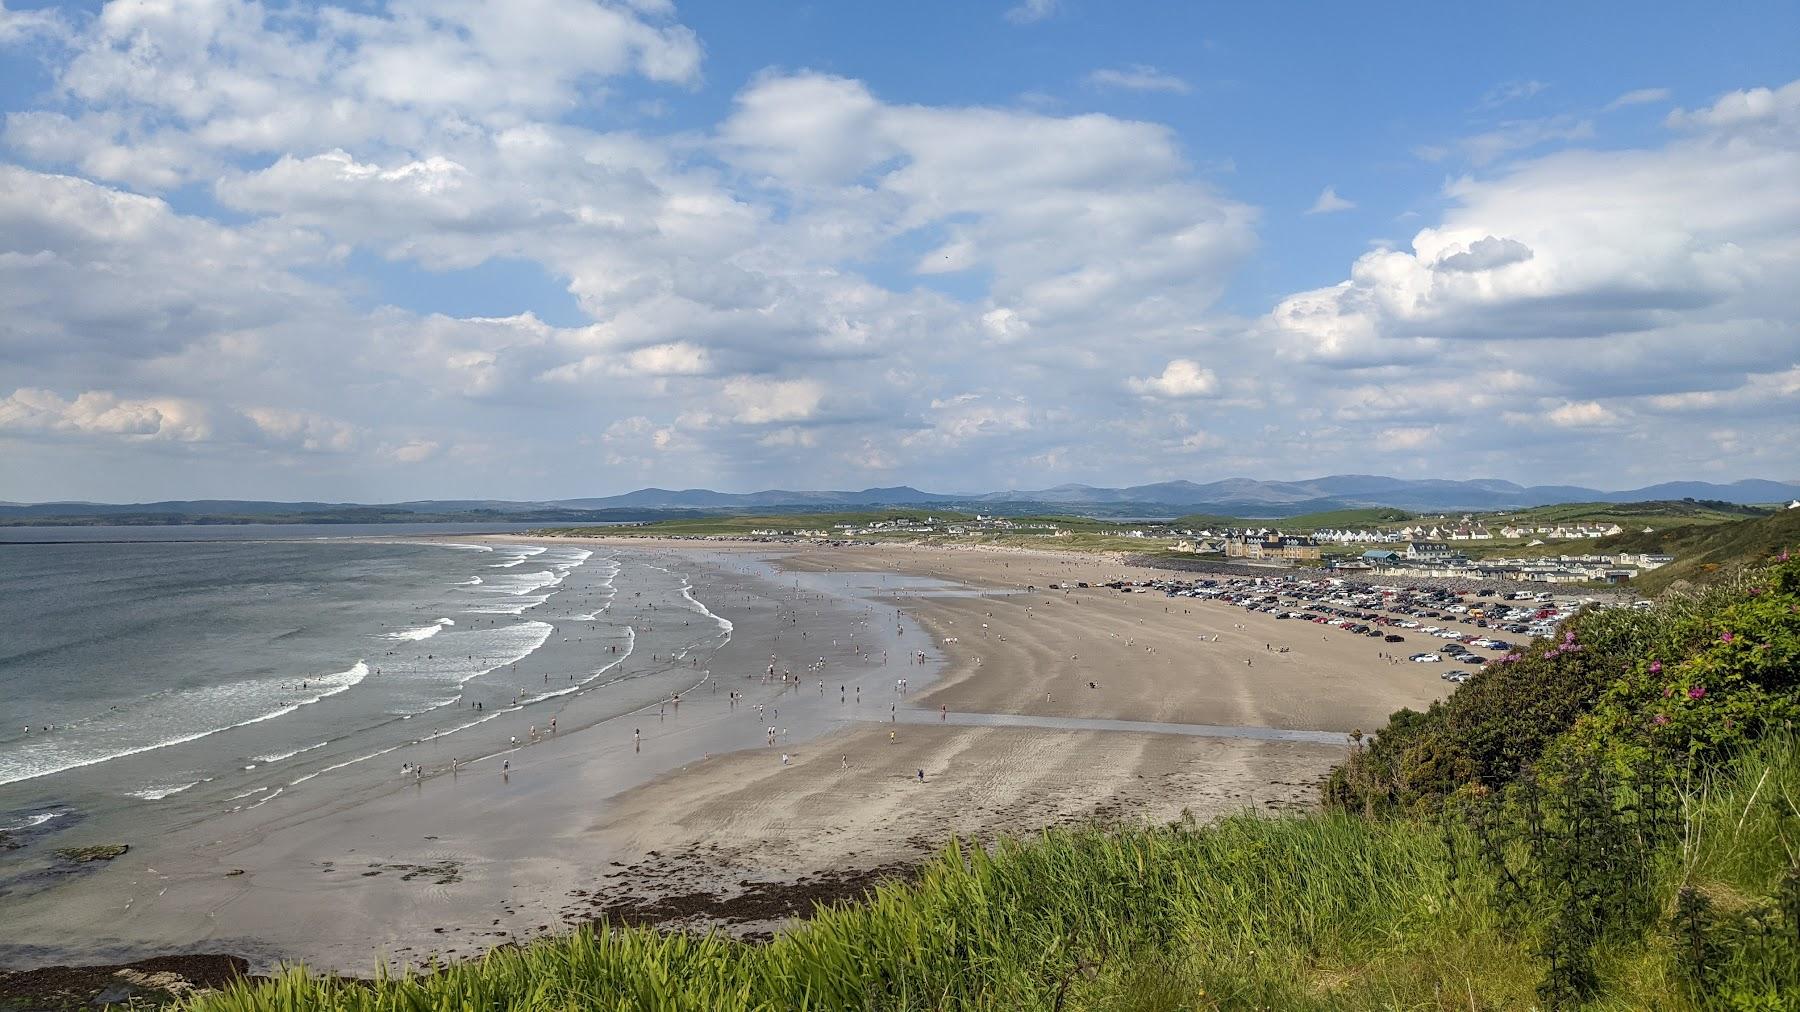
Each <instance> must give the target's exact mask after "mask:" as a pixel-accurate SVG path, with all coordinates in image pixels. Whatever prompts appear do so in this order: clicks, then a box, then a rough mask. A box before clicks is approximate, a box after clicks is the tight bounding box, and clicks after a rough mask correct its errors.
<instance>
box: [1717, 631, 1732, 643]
mask: <svg viewBox="0 0 1800 1012" xmlns="http://www.w3.org/2000/svg"><path fill="white" fill-rule="evenodd" d="M1719 642H1720V643H1730V642H1731V633H1730V632H1722V633H1720V634H1719Z"/></svg>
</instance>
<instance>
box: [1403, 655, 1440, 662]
mask: <svg viewBox="0 0 1800 1012" xmlns="http://www.w3.org/2000/svg"><path fill="white" fill-rule="evenodd" d="M1407 660H1409V661H1414V662H1417V663H1419V664H1438V663H1441V662H1442V661H1443V658H1442V657H1439V656H1438V655H1437V654H1413V655H1412V656H1411V657H1408V658H1407Z"/></svg>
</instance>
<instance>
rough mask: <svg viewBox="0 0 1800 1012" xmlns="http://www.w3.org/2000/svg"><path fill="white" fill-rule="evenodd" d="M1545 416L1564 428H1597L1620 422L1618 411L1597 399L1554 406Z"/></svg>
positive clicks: (1551, 422) (1552, 422)
mask: <svg viewBox="0 0 1800 1012" xmlns="http://www.w3.org/2000/svg"><path fill="white" fill-rule="evenodd" d="M1544 417H1545V418H1547V419H1549V420H1550V424H1552V425H1555V426H1557V427H1558V428H1563V429H1584V428H1596V427H1603V426H1609V425H1617V424H1618V422H1619V416H1618V413H1617V412H1615V411H1613V410H1612V409H1610V408H1608V407H1606V406H1605V405H1604V404H1601V403H1599V402H1597V401H1579V402H1576V401H1571V402H1568V403H1566V404H1562V405H1559V406H1557V407H1555V408H1552V409H1551V410H1550V412H1549V413H1548V414H1546V415H1545V416H1544Z"/></svg>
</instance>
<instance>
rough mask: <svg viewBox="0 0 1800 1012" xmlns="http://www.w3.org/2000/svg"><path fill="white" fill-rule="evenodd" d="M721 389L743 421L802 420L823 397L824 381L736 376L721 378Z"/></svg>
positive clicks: (738, 417)
mask: <svg viewBox="0 0 1800 1012" xmlns="http://www.w3.org/2000/svg"><path fill="white" fill-rule="evenodd" d="M723 392H724V394H725V397H726V399H728V400H729V401H731V403H732V404H733V405H734V406H735V407H736V408H737V414H736V416H735V417H736V419H737V420H738V421H740V422H743V423H745V424H746V425H766V424H768V423H770V422H799V421H805V420H807V419H809V418H811V417H813V416H814V415H816V414H818V411H819V404H820V402H821V401H823V400H824V399H825V387H824V384H822V383H820V382H818V381H817V380H811V379H789V380H775V379H763V378H759V377H753V376H739V377H734V378H732V379H729V380H727V381H725V386H724V388H723Z"/></svg>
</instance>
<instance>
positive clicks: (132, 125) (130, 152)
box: [0, 0, 701, 186]
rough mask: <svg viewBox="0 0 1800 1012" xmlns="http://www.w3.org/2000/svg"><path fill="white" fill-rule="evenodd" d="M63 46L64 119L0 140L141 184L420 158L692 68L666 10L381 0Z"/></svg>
mask: <svg viewBox="0 0 1800 1012" xmlns="http://www.w3.org/2000/svg"><path fill="white" fill-rule="evenodd" d="M11 23H13V19H12V17H11V16H9V18H8V20H7V21H5V22H0V24H11ZM71 41H72V43H73V45H74V47H75V55H74V56H73V58H72V59H70V60H69V61H68V62H67V64H65V65H64V66H63V67H62V68H61V71H60V73H59V74H58V85H59V87H60V89H61V90H62V91H63V92H64V93H65V94H66V95H67V96H68V98H69V99H70V101H71V103H72V104H73V105H74V108H73V109H72V110H71V111H67V112H64V111H56V110H34V111H32V112H31V114H30V115H29V116H27V117H25V118H23V119H19V120H16V121H15V120H14V119H13V118H12V117H9V122H8V130H7V135H8V140H9V141H11V142H12V143H13V144H14V145H16V146H18V147H20V148H22V149H24V150H26V151H27V152H28V153H30V154H32V155H33V156H34V157H38V158H41V159H43V160H46V161H53V162H69V163H73V164H76V165H78V166H79V167H80V168H81V169H82V171H83V172H85V173H87V174H89V175H93V176H96V177H99V178H103V179H119V180H125V181H129V182H134V183H138V184H141V185H151V186H167V185H171V184H173V183H174V182H177V181H181V180H186V179H193V178H198V177H201V176H204V175H205V174H206V173H208V172H213V171H217V170H218V169H219V168H221V167H222V166H223V165H224V164H225V159H227V158H228V157H229V156H231V155H233V154H236V153H243V152H253V153H270V152H273V153H285V152H290V151H293V150H296V149H308V148H316V147H317V146H319V145H321V144H324V145H340V146H346V145H352V144H362V143H380V144H389V145H401V146H413V145H417V144H420V143H421V142H424V141H427V140H428V139H430V138H432V137H434V136H438V135H441V134H442V133H443V132H445V131H453V132H460V131H466V130H467V128H468V126H469V125H470V124H471V123H473V124H484V125H487V126H490V127H498V126H503V125H507V124H512V123H517V122H520V121H521V120H523V119H526V118H529V117H533V116H545V115H553V114H560V113H562V112H564V111H566V110H567V109H569V108H570V107H572V106H573V105H575V104H576V103H577V102H578V101H580V100H582V99H583V98H584V97H586V96H587V95H588V94H590V92H589V90H588V89H587V84H588V82H591V81H594V80H599V79H604V78H608V77H615V76H619V75H622V74H637V75H641V76H643V77H645V78H648V79H650V80H654V81H659V82H664V83H668V84H676V85H681V84H689V83H692V82H694V81H695V80H696V79H697V78H698V75H699V72H700V58H701V49H700V44H699V41H698V40H697V39H696V37H695V36H694V34H693V32H692V31H691V30H689V29H688V28H686V27H685V26H683V25H680V24H678V23H675V22H673V21H672V20H671V18H670V16H669V12H668V9H667V8H666V7H665V6H664V5H654V4H653V5H646V4H632V3H619V2H611V0H521V2H518V3H513V4H508V5H507V6H506V7H505V8H504V9H503V8H499V7H495V6H493V5H490V4H484V3H480V2H477V0H449V2H436V0H434V2H424V0H389V2H388V3H386V4H384V5H380V6H378V7H376V8H374V9H372V10H370V11H369V12H367V13H362V12H351V11H348V10H345V9H342V8H337V7H300V8H294V9H292V10H287V9H283V10H281V11H279V12H276V11H271V10H270V9H268V8H266V7H264V6H263V5H261V4H252V3H241V2H229V0H227V2H217V3H192V2H184V3H171V4H143V3H129V2H114V3H109V4H107V5H106V6H105V7H104V8H103V9H102V10H101V12H100V14H99V15H98V16H97V17H94V18H92V19H91V20H90V21H89V23H88V24H87V25H86V26H85V28H84V29H83V30H82V31H81V32H80V33H78V34H77V35H76V36H75V37H73V38H72V40H71Z"/></svg>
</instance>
